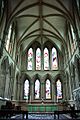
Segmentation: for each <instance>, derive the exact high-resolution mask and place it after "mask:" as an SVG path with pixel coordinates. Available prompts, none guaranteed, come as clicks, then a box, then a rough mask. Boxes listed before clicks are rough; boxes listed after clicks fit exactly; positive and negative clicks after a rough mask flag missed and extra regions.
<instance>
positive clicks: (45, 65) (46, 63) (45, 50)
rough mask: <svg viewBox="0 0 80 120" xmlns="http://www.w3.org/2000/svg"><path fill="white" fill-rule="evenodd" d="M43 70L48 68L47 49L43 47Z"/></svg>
mask: <svg viewBox="0 0 80 120" xmlns="http://www.w3.org/2000/svg"><path fill="white" fill-rule="evenodd" d="M44 70H49V51H48V49H47V48H45V49H44Z"/></svg>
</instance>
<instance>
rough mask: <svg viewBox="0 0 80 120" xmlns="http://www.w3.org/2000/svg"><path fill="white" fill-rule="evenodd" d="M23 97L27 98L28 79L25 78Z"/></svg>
mask: <svg viewBox="0 0 80 120" xmlns="http://www.w3.org/2000/svg"><path fill="white" fill-rule="evenodd" d="M24 99H26V100H28V99H29V80H26V81H25V83H24Z"/></svg>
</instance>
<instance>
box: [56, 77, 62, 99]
mask: <svg viewBox="0 0 80 120" xmlns="http://www.w3.org/2000/svg"><path fill="white" fill-rule="evenodd" d="M56 87H57V100H58V99H62V84H61V81H60V80H59V79H58V80H57V82H56Z"/></svg>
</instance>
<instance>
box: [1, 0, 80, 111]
mask: <svg viewBox="0 0 80 120" xmlns="http://www.w3.org/2000/svg"><path fill="white" fill-rule="evenodd" d="M6 100H11V101H13V102H15V103H20V104H21V105H22V106H24V104H25V107H26V109H28V110H29V111H38V110H39V111H45V110H46V111H53V110H54V109H56V108H57V106H58V103H63V101H68V102H69V103H70V104H75V106H76V109H80V0H67V1H66V0H0V106H1V105H2V104H4V102H5V101H6ZM23 103H24V104H23ZM36 106H38V107H36ZM27 107H28V108H27Z"/></svg>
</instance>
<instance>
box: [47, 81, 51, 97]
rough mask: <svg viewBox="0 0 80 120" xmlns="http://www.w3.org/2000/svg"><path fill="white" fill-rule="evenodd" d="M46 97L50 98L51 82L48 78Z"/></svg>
mask: <svg viewBox="0 0 80 120" xmlns="http://www.w3.org/2000/svg"><path fill="white" fill-rule="evenodd" d="M46 99H51V82H50V80H49V79H47V80H46Z"/></svg>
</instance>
